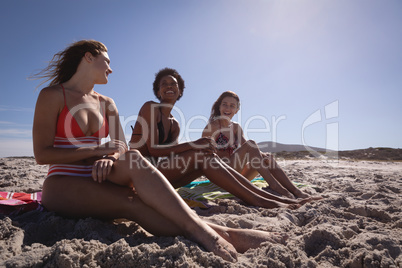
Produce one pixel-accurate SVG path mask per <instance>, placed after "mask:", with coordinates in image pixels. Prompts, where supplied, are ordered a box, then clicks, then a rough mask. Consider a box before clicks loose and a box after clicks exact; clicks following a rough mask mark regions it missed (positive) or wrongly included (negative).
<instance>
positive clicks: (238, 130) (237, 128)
mask: <svg viewBox="0 0 402 268" xmlns="http://www.w3.org/2000/svg"><path fill="white" fill-rule="evenodd" d="M233 125H234V129H235V131H236V133H235V135H237V136H236V138H237V140H238V141H239V144H243V143H245V142H246V141H247V140H246V137H245V136H244V133H243V129H242V128H241V126H240V124H238V123H233Z"/></svg>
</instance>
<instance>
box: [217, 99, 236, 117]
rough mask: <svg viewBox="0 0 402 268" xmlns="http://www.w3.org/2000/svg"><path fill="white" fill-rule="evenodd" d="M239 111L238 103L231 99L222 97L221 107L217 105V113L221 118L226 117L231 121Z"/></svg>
mask: <svg viewBox="0 0 402 268" xmlns="http://www.w3.org/2000/svg"><path fill="white" fill-rule="evenodd" d="M238 110H239V103H238V101H237V100H236V99H235V98H233V97H224V98H223V99H222V102H221V105H219V112H220V115H221V116H224V117H228V118H229V119H232V117H233V116H234V115H235V114H236V113H237V111H238Z"/></svg>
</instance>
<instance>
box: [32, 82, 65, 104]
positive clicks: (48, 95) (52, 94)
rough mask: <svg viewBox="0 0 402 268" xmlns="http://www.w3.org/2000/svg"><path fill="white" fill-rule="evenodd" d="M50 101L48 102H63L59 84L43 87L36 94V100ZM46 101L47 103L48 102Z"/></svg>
mask: <svg viewBox="0 0 402 268" xmlns="http://www.w3.org/2000/svg"><path fill="white" fill-rule="evenodd" d="M39 100H43V101H46V102H47V101H50V102H49V103H59V102H60V103H63V104H64V94H63V91H62V89H61V87H60V86H59V85H55V86H50V87H45V88H43V89H42V90H41V91H40V93H39V96H38V101H39ZM49 103H48V104H49Z"/></svg>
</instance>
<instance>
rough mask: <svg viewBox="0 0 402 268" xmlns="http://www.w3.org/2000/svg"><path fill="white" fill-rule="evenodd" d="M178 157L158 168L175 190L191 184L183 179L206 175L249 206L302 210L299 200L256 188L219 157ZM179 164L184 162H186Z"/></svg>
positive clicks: (196, 154)
mask: <svg viewBox="0 0 402 268" xmlns="http://www.w3.org/2000/svg"><path fill="white" fill-rule="evenodd" d="M175 158H176V159H172V158H169V159H165V160H164V161H165V164H163V163H160V164H159V165H158V169H159V170H160V171H161V172H162V173H163V175H165V176H166V178H167V179H168V180H169V181H170V182H171V183H172V184H173V185H174V186H175V187H180V186H183V185H185V184H187V183H188V182H189V181H187V182H186V183H185V184H180V182H183V181H185V180H184V179H183V178H185V177H187V176H189V177H190V178H191V177H192V176H193V177H194V178H196V176H199V175H205V176H207V177H208V178H209V179H210V181H211V182H213V183H214V184H216V185H218V186H219V187H221V188H223V189H225V190H226V191H228V192H230V193H231V194H233V195H235V196H237V197H238V198H240V199H242V200H243V201H244V202H246V203H247V204H250V205H253V206H259V207H265V208H275V207H289V208H292V209H295V208H298V207H299V202H298V201H295V200H290V199H287V198H281V197H278V196H275V195H272V194H270V193H268V192H266V191H263V190H261V189H259V188H258V187H255V186H254V185H253V184H252V183H251V182H250V181H249V180H247V179H246V178H244V177H243V176H242V175H241V174H240V173H238V172H236V171H234V170H233V169H232V168H231V167H229V166H228V165H226V164H225V163H223V161H222V160H220V158H219V157H217V156H206V155H204V154H203V153H200V152H197V151H195V150H194V151H187V152H184V153H182V154H178V155H177V156H175ZM177 158H180V159H183V160H186V161H187V162H186V165H185V167H184V166H181V165H176V163H178V160H177ZM179 162H180V163H182V162H183V161H179ZM229 169H230V170H229ZM200 171H201V172H200Z"/></svg>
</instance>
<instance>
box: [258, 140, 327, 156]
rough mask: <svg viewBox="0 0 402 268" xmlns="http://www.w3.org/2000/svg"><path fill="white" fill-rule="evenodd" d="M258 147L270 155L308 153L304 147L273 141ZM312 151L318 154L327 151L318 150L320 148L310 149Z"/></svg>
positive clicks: (261, 143)
mask: <svg viewBox="0 0 402 268" xmlns="http://www.w3.org/2000/svg"><path fill="white" fill-rule="evenodd" d="M258 147H260V150H261V151H262V152H269V153H278V152H301V151H308V148H306V147H305V146H304V145H300V144H282V143H278V142H272V141H264V142H260V143H258ZM310 150H314V151H317V152H325V151H326V150H327V149H323V148H318V147H310Z"/></svg>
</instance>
